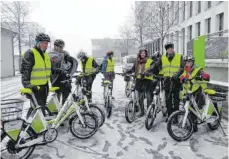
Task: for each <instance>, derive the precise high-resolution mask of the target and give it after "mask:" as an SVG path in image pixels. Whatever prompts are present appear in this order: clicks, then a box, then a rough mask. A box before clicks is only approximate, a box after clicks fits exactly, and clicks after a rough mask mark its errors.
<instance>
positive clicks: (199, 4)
mask: <svg viewBox="0 0 229 159" xmlns="http://www.w3.org/2000/svg"><path fill="white" fill-rule="evenodd" d="M200 12H201V1H198V13H200Z"/></svg>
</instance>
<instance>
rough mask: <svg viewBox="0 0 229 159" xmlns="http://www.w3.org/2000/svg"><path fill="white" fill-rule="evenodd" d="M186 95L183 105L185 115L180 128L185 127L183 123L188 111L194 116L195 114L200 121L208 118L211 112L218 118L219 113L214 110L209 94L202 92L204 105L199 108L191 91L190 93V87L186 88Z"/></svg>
mask: <svg viewBox="0 0 229 159" xmlns="http://www.w3.org/2000/svg"><path fill="white" fill-rule="evenodd" d="M203 94H204V93H203ZM186 96H187V97H186V102H185V105H184V110H185V115H184V119H183V122H182V128H183V127H185V123H186V120H187V117H188V114H189V111H191V112H192V113H193V114H194V115H195V116H197V118H198V119H200V121H201V122H205V121H207V120H208V119H210V118H211V114H212V113H213V112H215V113H216V116H217V118H219V113H218V111H217V110H216V108H215V106H214V105H213V103H212V101H211V99H210V98H209V96H208V95H207V94H204V98H205V106H204V108H203V109H201V110H200V109H199V108H198V105H197V103H196V100H195V97H194V96H193V93H192V91H191V89H190V90H188V93H187V95H186ZM192 106H193V107H192ZM193 108H194V109H193ZM210 110H211V111H210ZM209 111H210V112H209Z"/></svg>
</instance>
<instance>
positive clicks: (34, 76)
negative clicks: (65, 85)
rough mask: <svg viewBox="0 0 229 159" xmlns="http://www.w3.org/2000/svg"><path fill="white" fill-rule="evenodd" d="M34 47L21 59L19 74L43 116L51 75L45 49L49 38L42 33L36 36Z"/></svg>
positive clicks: (49, 62)
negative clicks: (32, 94)
mask: <svg viewBox="0 0 229 159" xmlns="http://www.w3.org/2000/svg"><path fill="white" fill-rule="evenodd" d="M35 40H36V45H35V46H34V47H33V48H31V49H29V50H27V51H26V52H25V54H24V55H23V58H22V63H21V70H20V72H21V74H22V80H21V81H22V85H23V86H24V87H25V88H30V89H31V90H32V91H33V93H34V95H35V97H36V99H37V102H38V104H39V105H40V106H41V110H42V112H43V114H44V115H45V105H46V99H47V96H48V92H49V85H48V84H49V80H50V75H51V61H50V58H49V55H48V53H47V52H46V49H47V47H48V43H49V42H50V38H49V36H48V35H46V34H44V33H40V34H38V35H37V36H36V38H35Z"/></svg>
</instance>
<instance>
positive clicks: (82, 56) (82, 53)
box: [77, 51, 86, 59]
mask: <svg viewBox="0 0 229 159" xmlns="http://www.w3.org/2000/svg"><path fill="white" fill-rule="evenodd" d="M85 56H86V52H84V51H80V52H79V53H78V55H77V58H78V59H82V58H84V57H85Z"/></svg>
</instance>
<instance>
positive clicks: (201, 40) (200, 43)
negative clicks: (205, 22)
mask: <svg viewBox="0 0 229 159" xmlns="http://www.w3.org/2000/svg"><path fill="white" fill-rule="evenodd" d="M205 38H206V36H205V35H203V36H199V37H197V38H195V39H194V40H193V56H194V57H195V65H197V66H199V67H202V68H205Z"/></svg>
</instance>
